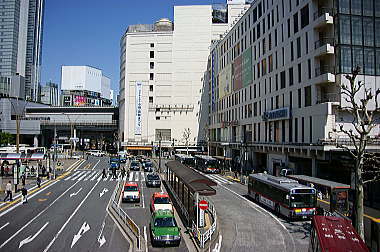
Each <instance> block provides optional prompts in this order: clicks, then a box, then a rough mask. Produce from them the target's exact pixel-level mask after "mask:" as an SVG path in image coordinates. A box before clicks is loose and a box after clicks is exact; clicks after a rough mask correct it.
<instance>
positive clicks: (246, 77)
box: [242, 47, 252, 87]
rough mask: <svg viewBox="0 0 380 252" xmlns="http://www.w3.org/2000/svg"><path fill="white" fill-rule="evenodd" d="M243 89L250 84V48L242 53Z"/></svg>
mask: <svg viewBox="0 0 380 252" xmlns="http://www.w3.org/2000/svg"><path fill="white" fill-rule="evenodd" d="M242 78H243V87H246V86H248V85H249V84H251V83H252V47H250V48H248V49H247V50H245V52H244V53H243V70H242Z"/></svg>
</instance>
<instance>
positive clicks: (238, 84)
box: [233, 55, 243, 91]
mask: <svg viewBox="0 0 380 252" xmlns="http://www.w3.org/2000/svg"><path fill="white" fill-rule="evenodd" d="M241 68H242V55H240V56H239V57H237V58H236V59H235V61H234V63H233V80H234V81H233V90H234V91H236V90H239V89H241V88H242V87H243V86H242V80H241V79H242V78H241Z"/></svg>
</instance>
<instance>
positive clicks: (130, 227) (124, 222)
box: [108, 182, 145, 251]
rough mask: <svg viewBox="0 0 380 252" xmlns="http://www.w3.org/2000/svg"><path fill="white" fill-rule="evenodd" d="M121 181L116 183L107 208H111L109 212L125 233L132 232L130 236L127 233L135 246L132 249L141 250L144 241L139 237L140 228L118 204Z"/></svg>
mask: <svg viewBox="0 0 380 252" xmlns="http://www.w3.org/2000/svg"><path fill="white" fill-rule="evenodd" d="M121 184H122V182H120V183H117V185H116V188H115V190H114V191H113V193H112V196H111V204H110V205H109V206H111V209H110V207H109V206H108V208H109V209H110V210H111V211H110V212H111V213H113V214H115V215H117V217H118V218H115V219H116V220H117V221H118V222H119V224H120V226H121V227H122V228H123V229H124V231H125V233H127V234H130V233H132V234H133V236H134V237H131V236H130V235H128V236H129V237H130V238H131V239H132V240H133V244H134V246H135V248H134V250H137V251H143V250H144V249H143V248H142V247H143V246H144V244H145V243H144V242H142V241H141V240H142V239H143V238H142V237H141V231H140V228H139V227H138V226H137V225H136V223H135V222H134V221H133V220H132V218H131V217H129V215H128V214H127V213H126V212H125V211H124V210H123V209H122V208H121V207H120V206H119V200H118V199H119V197H120V196H121V189H122V188H123V187H122V186H121Z"/></svg>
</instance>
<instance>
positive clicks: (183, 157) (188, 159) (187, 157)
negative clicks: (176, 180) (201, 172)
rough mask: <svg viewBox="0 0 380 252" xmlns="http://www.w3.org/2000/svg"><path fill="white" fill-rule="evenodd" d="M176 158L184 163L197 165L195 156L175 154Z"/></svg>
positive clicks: (191, 165)
mask: <svg viewBox="0 0 380 252" xmlns="http://www.w3.org/2000/svg"><path fill="white" fill-rule="evenodd" d="M174 159H175V160H177V161H179V162H181V163H182V164H184V165H187V166H190V167H194V165H195V158H194V157H192V156H190V155H186V154H175V155H174Z"/></svg>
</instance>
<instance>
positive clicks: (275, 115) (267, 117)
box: [262, 107, 290, 121]
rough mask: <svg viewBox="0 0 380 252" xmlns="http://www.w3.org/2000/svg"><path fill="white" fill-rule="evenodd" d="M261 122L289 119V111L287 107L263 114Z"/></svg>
mask: <svg viewBox="0 0 380 252" xmlns="http://www.w3.org/2000/svg"><path fill="white" fill-rule="evenodd" d="M262 118H263V121H275V120H284V119H289V118H290V109H289V108H288V107H285V108H280V109H275V110H271V111H267V112H264V114H263V116H262Z"/></svg>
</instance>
